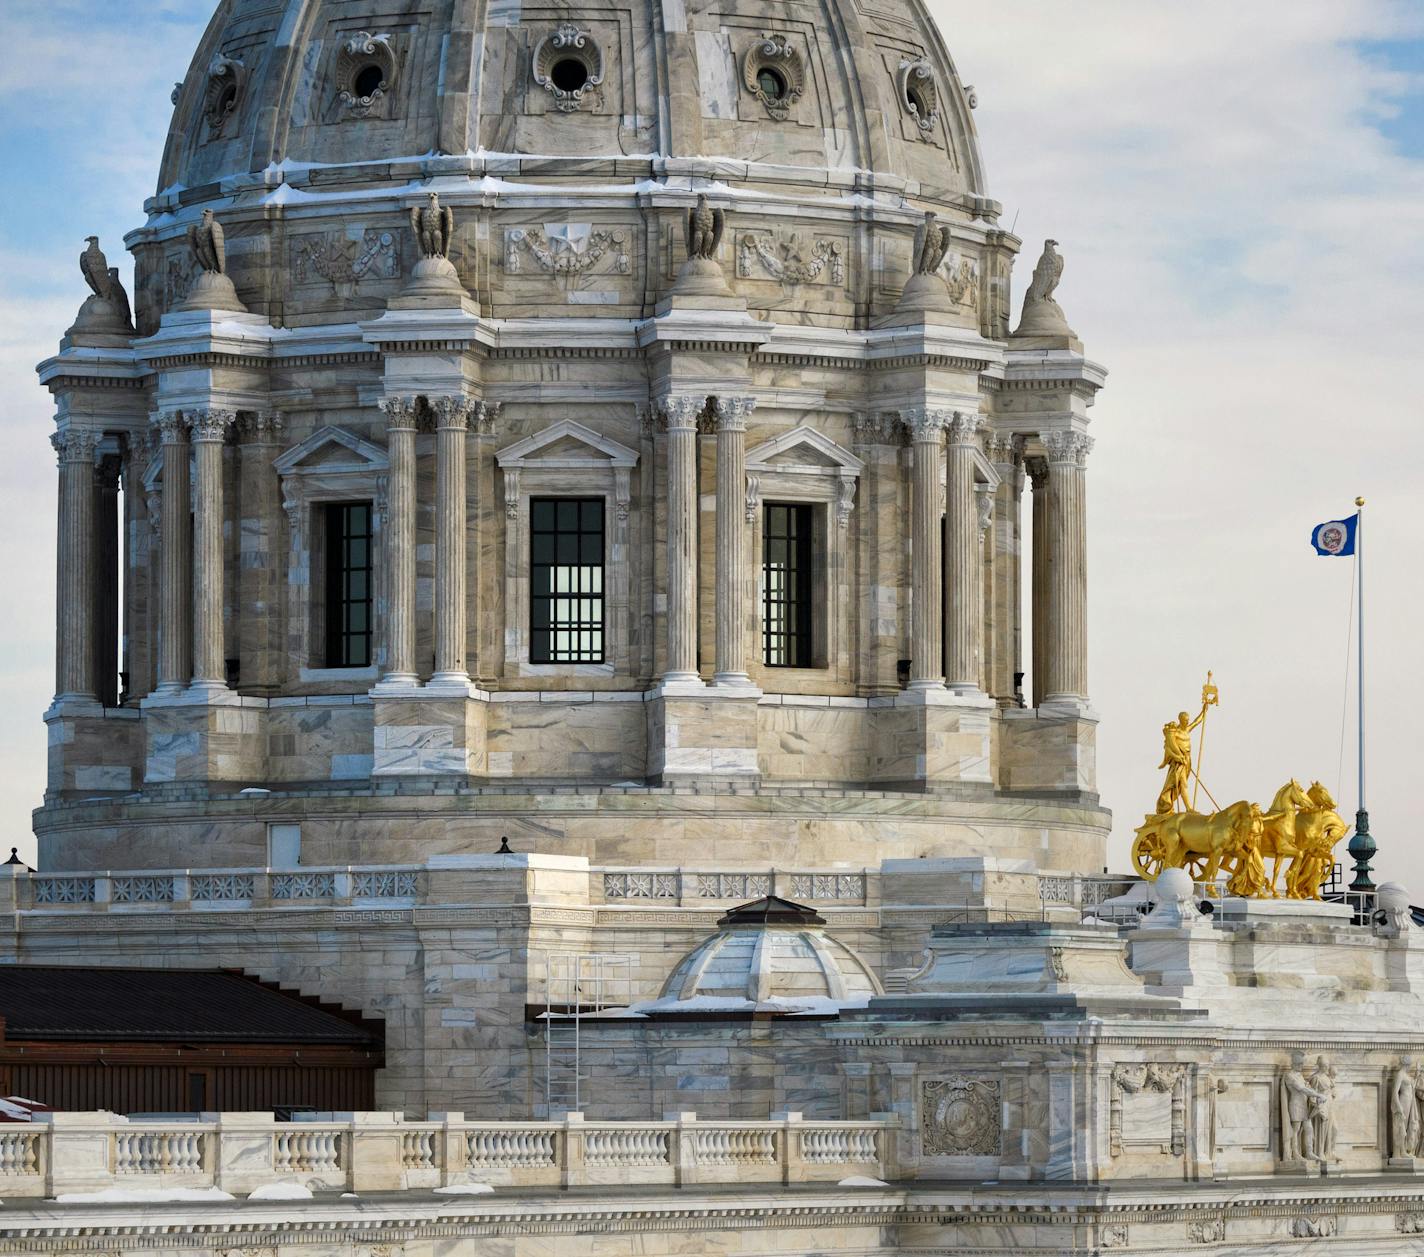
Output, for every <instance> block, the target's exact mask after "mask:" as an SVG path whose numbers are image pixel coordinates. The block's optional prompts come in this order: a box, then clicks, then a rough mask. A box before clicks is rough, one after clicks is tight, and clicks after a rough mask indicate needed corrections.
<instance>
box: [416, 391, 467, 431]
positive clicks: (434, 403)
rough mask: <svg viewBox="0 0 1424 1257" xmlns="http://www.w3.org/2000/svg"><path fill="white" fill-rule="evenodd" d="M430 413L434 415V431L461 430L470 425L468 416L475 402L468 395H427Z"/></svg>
mask: <svg viewBox="0 0 1424 1257" xmlns="http://www.w3.org/2000/svg"><path fill="white" fill-rule="evenodd" d="M426 401H427V402H428V403H429V405H430V413H431V414H433V415H434V416H435V428H436V431H440V430H441V429H451V428H455V429H460V430H463V429H465V428H468V427H469V426H470V416H471V414H472V413H473V411H474V407H475V403H474V402H472V401H470V399H469V398H468V397H427V398H426Z"/></svg>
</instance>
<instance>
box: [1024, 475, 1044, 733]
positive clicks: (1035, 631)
mask: <svg viewBox="0 0 1424 1257" xmlns="http://www.w3.org/2000/svg"><path fill="white" fill-rule="evenodd" d="M1024 467H1025V469H1026V470H1027V472H1028V481H1029V485H1030V486H1031V487H1032V491H1033V518H1032V521H1031V525H1030V526H1031V529H1032V533H1033V535H1032V537H1031V538H1030V544H1031V545H1032V546H1033V556H1032V571H1031V572H1030V573H1029V577H1030V579H1031V581H1032V583H1033V588H1032V590H1031V591H1030V594H1029V596H1030V600H1031V602H1032V608H1033V623H1032V625H1031V626H1030V633H1031V634H1032V638H1031V641H1030V643H1029V666H1030V667H1031V668H1032V669H1033V705H1034V706H1035V707H1038V706H1040V705H1041V704H1042V703H1043V696H1044V695H1045V694H1046V693H1047V692H1048V690H1047V684H1048V662H1047V660H1048V464H1047V462H1045V461H1044V460H1043V459H1041V458H1029V459H1025V460H1024Z"/></svg>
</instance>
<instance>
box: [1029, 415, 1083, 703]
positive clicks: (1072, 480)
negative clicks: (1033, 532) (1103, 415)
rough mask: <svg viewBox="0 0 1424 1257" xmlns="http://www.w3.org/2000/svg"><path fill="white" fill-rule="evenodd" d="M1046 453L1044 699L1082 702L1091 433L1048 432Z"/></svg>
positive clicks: (1045, 444) (1042, 437) (1044, 443)
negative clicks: (1087, 473)
mask: <svg viewBox="0 0 1424 1257" xmlns="http://www.w3.org/2000/svg"><path fill="white" fill-rule="evenodd" d="M1040 439H1041V440H1042V442H1043V448H1044V450H1045V452H1046V453H1047V455H1048V504H1047V514H1048V527H1047V530H1046V531H1047V534H1048V535H1047V542H1048V587H1047V594H1048V625H1047V628H1048V637H1047V640H1046V655H1047V658H1046V660H1045V662H1046V665H1047V674H1048V675H1047V681H1046V685H1045V693H1044V701H1045V702H1048V703H1053V702H1061V703H1071V704H1074V705H1080V706H1081V705H1084V704H1086V702H1087V698H1088V633H1087V600H1088V566H1087V541H1088V530H1087V522H1088V521H1087V503H1086V501H1085V493H1084V478H1085V473H1084V469H1085V468H1086V466H1087V461H1088V452H1089V451H1090V450H1091V449H1092V447H1093V439H1092V437H1090V436H1088V435H1086V434H1085V433H1082V432H1073V431H1057V432H1045V433H1043V434H1042V436H1041V438H1040Z"/></svg>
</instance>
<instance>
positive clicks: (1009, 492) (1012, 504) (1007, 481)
mask: <svg viewBox="0 0 1424 1257" xmlns="http://www.w3.org/2000/svg"><path fill="white" fill-rule="evenodd" d="M1019 444H1020V443H1019V439H1018V438H1017V437H1015V436H1012V435H1010V434H1008V433H1003V434H1000V435H997V436H994V437H992V438H991V439H990V441H989V445H988V454H989V461H990V462H991V463H993V465H994V471H995V472H996V473H997V474H998V477H999V487H998V488H997V489H996V490H995V491H994V504H993V511H994V520H993V534H992V536H991V537H990V540H989V545H988V550H987V553H988V555H989V556H990V559H991V571H990V575H991V580H990V582H989V588H990V591H991V595H990V601H989V626H988V632H987V633H986V635H985V647H986V650H987V651H988V659H987V661H986V662H987V665H988V667H987V672H988V681H987V685H988V692H989V694H990V695H991V696H992V697H993V698H994V700H995V701H996V702H997V703H998V704H999V706H1000V707H1012V706H1014V705H1015V704H1016V703H1017V701H1018V699H1017V694H1016V691H1015V688H1014V677H1015V674H1016V673H1018V672H1019V671H1020V665H1019V642H1018V621H1019V614H1018V612H1019V493H1020V491H1021V487H1022V475H1021V474H1020V449H1019Z"/></svg>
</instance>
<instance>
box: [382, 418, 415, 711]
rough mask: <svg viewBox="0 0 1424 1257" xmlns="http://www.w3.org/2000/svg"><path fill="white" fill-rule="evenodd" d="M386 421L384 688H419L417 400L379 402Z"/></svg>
mask: <svg viewBox="0 0 1424 1257" xmlns="http://www.w3.org/2000/svg"><path fill="white" fill-rule="evenodd" d="M381 409H382V411H384V412H385V416H386V456H387V458H388V460H389V462H390V477H389V483H388V485H387V490H386V493H387V497H386V527H385V564H386V600H387V606H388V608H389V610H388V612H387V614H388V617H389V619H388V629H387V641H388V651H389V654H388V657H387V663H386V674H385V676H384V677H383V678H382V680H381V684H382V685H383V686H390V687H393V688H396V689H400V688H403V687H406V686H412V685H415V684H417V677H416V672H415V433H416V427H417V412H418V403H417V401H416V399H415V398H414V397H386V398H382V400H381Z"/></svg>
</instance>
